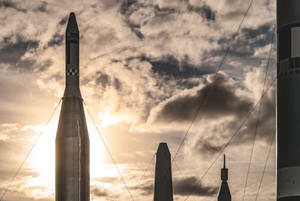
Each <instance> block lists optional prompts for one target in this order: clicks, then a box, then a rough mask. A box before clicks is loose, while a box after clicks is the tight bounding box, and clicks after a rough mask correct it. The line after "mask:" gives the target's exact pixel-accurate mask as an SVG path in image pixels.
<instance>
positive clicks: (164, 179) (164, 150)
mask: <svg viewBox="0 0 300 201" xmlns="http://www.w3.org/2000/svg"><path fill="white" fill-rule="evenodd" d="M154 201H173V186H172V168H171V154H170V151H169V148H168V145H167V143H160V144H159V146H158V149H157V152H156V164H155V184H154Z"/></svg>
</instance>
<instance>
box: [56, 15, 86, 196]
mask: <svg viewBox="0 0 300 201" xmlns="http://www.w3.org/2000/svg"><path fill="white" fill-rule="evenodd" d="M82 101H83V100H82V98H81V94H80V89H79V30H78V26H77V22H76V18H75V15H74V13H71V14H70V17H69V21H68V25H67V30H66V88H65V92H64V97H63V101H62V107H61V112H60V117H59V124H58V129H57V133H56V140H55V146H56V149H55V155H56V158H55V160H56V161H55V163H56V164H55V165H56V167H55V200H56V201H89V200H90V165H89V164H90V153H89V136H88V129H87V124H86V119H85V115H84V109H83V103H82Z"/></svg>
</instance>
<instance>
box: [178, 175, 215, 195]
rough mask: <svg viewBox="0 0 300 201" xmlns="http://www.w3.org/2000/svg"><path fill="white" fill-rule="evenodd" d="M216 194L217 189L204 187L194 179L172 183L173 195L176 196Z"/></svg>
mask: <svg viewBox="0 0 300 201" xmlns="http://www.w3.org/2000/svg"><path fill="white" fill-rule="evenodd" d="M217 192H218V187H215V186H205V185H204V184H202V183H201V182H199V180H198V179H197V178H196V177H189V178H185V179H182V180H178V179H175V181H174V194H176V195H183V196H184V195H190V194H191V195H196V196H215V195H216V194H217Z"/></svg>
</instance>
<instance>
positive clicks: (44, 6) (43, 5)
mask: <svg viewBox="0 0 300 201" xmlns="http://www.w3.org/2000/svg"><path fill="white" fill-rule="evenodd" d="M47 6H48V3H47V2H44V1H43V2H42V3H41V5H39V6H38V7H37V8H36V9H34V11H38V12H42V13H44V12H47Z"/></svg>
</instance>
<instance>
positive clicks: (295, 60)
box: [277, 0, 300, 201]
mask: <svg viewBox="0 0 300 201" xmlns="http://www.w3.org/2000/svg"><path fill="white" fill-rule="evenodd" d="M299 11H300V1H299V0H277V35H278V42H277V44H278V47H277V49H278V50H277V54H278V55H277V60H278V61H277V75H278V80H277V81H278V82H277V200H278V201H294V200H300V12H299Z"/></svg>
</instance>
